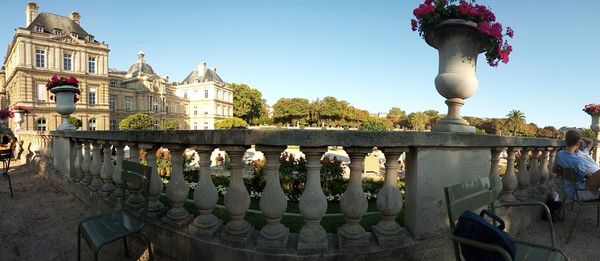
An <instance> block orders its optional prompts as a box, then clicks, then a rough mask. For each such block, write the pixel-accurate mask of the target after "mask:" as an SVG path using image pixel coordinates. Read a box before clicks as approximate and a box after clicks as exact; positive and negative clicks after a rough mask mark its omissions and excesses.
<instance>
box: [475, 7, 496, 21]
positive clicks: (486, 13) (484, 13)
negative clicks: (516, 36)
mask: <svg viewBox="0 0 600 261" xmlns="http://www.w3.org/2000/svg"><path fill="white" fill-rule="evenodd" d="M475 10H476V11H477V15H478V16H479V19H481V20H482V21H486V22H495V21H496V16H495V15H494V13H492V11H490V10H489V9H488V8H487V6H485V5H479V4H477V5H475Z"/></svg>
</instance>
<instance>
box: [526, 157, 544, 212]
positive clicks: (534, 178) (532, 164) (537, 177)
mask: <svg viewBox="0 0 600 261" xmlns="http://www.w3.org/2000/svg"><path fill="white" fill-rule="evenodd" d="M530 149H531V160H530V161H529V179H530V187H529V189H528V191H529V197H530V198H532V199H535V200H541V199H542V197H541V195H540V194H539V187H540V182H541V181H542V176H541V174H540V168H539V159H540V156H539V155H540V149H539V148H537V147H536V148H530Z"/></svg>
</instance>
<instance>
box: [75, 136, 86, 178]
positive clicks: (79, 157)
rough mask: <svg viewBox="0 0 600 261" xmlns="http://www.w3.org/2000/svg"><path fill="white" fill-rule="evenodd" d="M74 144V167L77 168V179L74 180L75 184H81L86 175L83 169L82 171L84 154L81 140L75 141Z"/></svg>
mask: <svg viewBox="0 0 600 261" xmlns="http://www.w3.org/2000/svg"><path fill="white" fill-rule="evenodd" d="M73 143H74V146H73V147H74V149H75V162H73V166H74V167H75V172H76V173H77V174H76V175H75V178H74V179H73V181H74V182H79V181H80V180H81V179H83V177H84V175H83V169H82V166H81V165H82V164H83V153H82V148H81V147H82V144H81V142H80V141H79V140H77V139H73Z"/></svg>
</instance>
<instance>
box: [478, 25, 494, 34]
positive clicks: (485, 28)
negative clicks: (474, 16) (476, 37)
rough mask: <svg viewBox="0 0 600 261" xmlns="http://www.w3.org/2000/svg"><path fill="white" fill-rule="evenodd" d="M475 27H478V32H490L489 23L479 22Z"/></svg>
mask: <svg viewBox="0 0 600 261" xmlns="http://www.w3.org/2000/svg"><path fill="white" fill-rule="evenodd" d="M477 29H479V32H482V33H484V34H487V35H490V34H491V33H490V32H491V30H492V28H491V27H490V24H489V23H486V22H482V23H479V24H478V25H477Z"/></svg>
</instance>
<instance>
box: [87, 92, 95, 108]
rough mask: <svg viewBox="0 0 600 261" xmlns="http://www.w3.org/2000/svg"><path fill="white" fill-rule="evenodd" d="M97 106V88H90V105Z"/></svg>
mask: <svg viewBox="0 0 600 261" xmlns="http://www.w3.org/2000/svg"><path fill="white" fill-rule="evenodd" d="M94 104H96V88H90V90H89V91H88V105H94Z"/></svg>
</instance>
